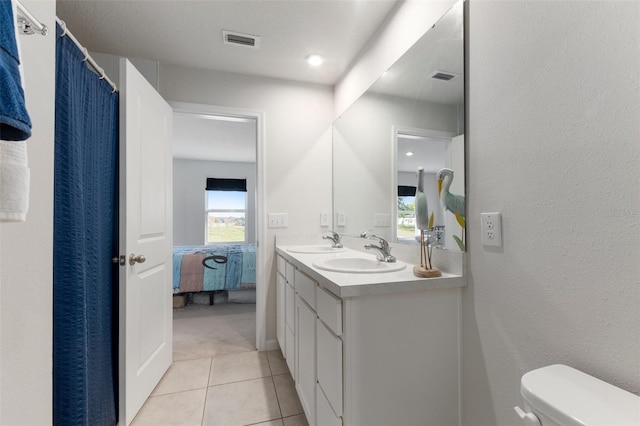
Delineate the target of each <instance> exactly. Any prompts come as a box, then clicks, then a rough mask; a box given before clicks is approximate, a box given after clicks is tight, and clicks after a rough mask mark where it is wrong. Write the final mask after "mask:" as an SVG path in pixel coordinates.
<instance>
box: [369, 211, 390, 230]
mask: <svg viewBox="0 0 640 426" xmlns="http://www.w3.org/2000/svg"><path fill="white" fill-rule="evenodd" d="M373 226H375V227H376V228H389V227H391V215H390V214H386V213H376V214H375V215H374V219H373Z"/></svg>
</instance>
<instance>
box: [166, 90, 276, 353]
mask: <svg viewBox="0 0 640 426" xmlns="http://www.w3.org/2000/svg"><path fill="white" fill-rule="evenodd" d="M171 106H172V107H173V111H174V136H173V157H174V160H173V162H174V164H173V166H174V176H173V182H174V183H173V203H174V208H173V212H174V218H173V223H174V226H173V232H174V235H173V239H174V259H178V260H176V262H174V274H173V276H174V293H175V294H177V295H179V296H174V302H175V303H174V306H175V309H174V310H173V312H174V321H173V324H174V360H182V359H194V358H200V357H206V356H213V355H216V354H226V353H234V352H243V351H250V350H255V349H258V350H264V349H265V346H266V325H265V323H266V320H265V311H266V294H263V293H265V292H264V291H263V289H264V288H265V285H266V284H265V283H264V282H262V281H263V279H264V278H262V276H263V274H261V273H260V272H261V271H262V270H263V265H262V264H261V261H262V260H263V259H264V258H265V256H264V254H263V253H261V251H260V250H261V249H260V247H259V244H258V241H259V240H260V239H261V238H260V236H261V232H264V226H263V225H262V224H261V223H260V220H259V218H261V217H262V216H263V215H262V214H260V212H261V211H262V206H263V193H264V191H263V190H262V189H261V188H262V183H263V182H264V179H263V176H262V175H261V173H262V170H263V167H262V122H263V120H262V113H261V112H257V111H249V110H240V109H234V108H225V107H217V106H211V105H202V104H191V103H177V102H174V103H171ZM182 305H184V307H179V306H182Z"/></svg>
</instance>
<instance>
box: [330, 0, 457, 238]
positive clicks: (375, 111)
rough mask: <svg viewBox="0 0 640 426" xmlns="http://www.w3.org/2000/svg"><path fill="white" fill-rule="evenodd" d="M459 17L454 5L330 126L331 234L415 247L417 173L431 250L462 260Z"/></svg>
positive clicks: (417, 234) (418, 233)
mask: <svg viewBox="0 0 640 426" xmlns="http://www.w3.org/2000/svg"><path fill="white" fill-rule="evenodd" d="M463 14H464V7H463V2H462V1H460V2H459V3H456V4H455V5H454V6H453V7H452V8H451V9H450V10H449V11H448V12H447V13H446V14H445V15H444V16H442V17H441V18H440V19H439V20H438V22H437V23H436V24H435V25H434V26H433V27H432V28H431V29H429V30H428V31H427V32H426V33H425V34H424V35H423V36H422V38H420V40H418V41H417V42H416V43H415V44H414V45H413V46H412V47H411V49H409V50H408V51H407V52H406V53H405V54H404V55H403V56H402V57H401V58H400V59H399V60H398V61H397V62H396V63H395V64H394V65H393V66H392V67H391V68H390V69H389V70H388V71H387V72H385V73H384V75H382V76H381V77H380V78H379V79H378V80H377V81H376V82H375V83H374V84H373V85H372V86H371V87H370V88H369V89H368V90H367V91H366V92H365V93H364V94H363V95H362V96H361V97H360V98H358V100H356V101H355V102H354V103H353V104H352V105H351V106H350V107H349V109H347V110H346V111H345V112H344V113H343V114H342V115H341V116H340V117H339V118H338V119H337V120H336V121H335V123H334V126H333V209H334V230H336V231H337V232H339V233H342V234H346V235H359V234H361V233H362V232H363V231H366V230H372V232H373V233H374V234H376V235H378V236H380V237H382V238H385V239H387V240H389V241H394V242H401V243H406V244H416V245H417V244H418V239H419V237H418V236H419V235H420V232H419V230H417V229H416V225H415V223H416V220H415V211H414V205H413V195H414V193H415V189H416V187H417V186H418V185H417V184H418V174H417V171H418V168H420V167H421V168H423V170H424V193H425V194H426V196H427V204H428V211H429V216H431V214H433V221H432V222H431V223H430V225H432V226H431V228H430V229H429V230H427V231H426V234H427V235H428V236H429V239H430V242H431V243H432V244H433V245H435V246H436V247H440V248H443V249H450V250H462V251H464V250H465V244H466V238H465V211H464V209H465V207H464V206H465V202H464V197H465V185H464V182H465V164H464V50H463V45H464V42H463V40H464V38H463V27H464V25H463Z"/></svg>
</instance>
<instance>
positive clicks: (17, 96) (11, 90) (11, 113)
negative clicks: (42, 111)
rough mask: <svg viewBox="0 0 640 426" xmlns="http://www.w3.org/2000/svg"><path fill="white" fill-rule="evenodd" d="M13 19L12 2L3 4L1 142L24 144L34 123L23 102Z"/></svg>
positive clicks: (0, 8)
mask: <svg viewBox="0 0 640 426" xmlns="http://www.w3.org/2000/svg"><path fill="white" fill-rule="evenodd" d="M13 19H14V17H13V8H12V6H11V1H10V0H0V139H2V140H5V141H23V140H26V139H28V138H29V137H30V136H31V119H30V118H29V113H28V112H27V108H26V106H25V101H24V90H23V89H22V81H21V78H20V58H19V56H18V46H17V44H16V34H15V23H14V20H13Z"/></svg>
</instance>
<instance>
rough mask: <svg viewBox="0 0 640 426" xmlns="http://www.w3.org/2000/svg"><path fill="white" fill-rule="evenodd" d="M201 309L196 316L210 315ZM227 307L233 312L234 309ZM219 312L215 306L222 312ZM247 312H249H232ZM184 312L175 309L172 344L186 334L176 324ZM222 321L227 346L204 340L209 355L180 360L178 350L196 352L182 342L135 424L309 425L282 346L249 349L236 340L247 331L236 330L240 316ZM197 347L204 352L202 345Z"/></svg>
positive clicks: (244, 323) (135, 425)
mask: <svg viewBox="0 0 640 426" xmlns="http://www.w3.org/2000/svg"><path fill="white" fill-rule="evenodd" d="M214 307H215V305H214ZM197 309H199V310H200V311H198V312H197V313H196V315H195V316H198V315H200V316H203V317H205V316H206V315H205V314H203V312H204V309H205V308H197ZM197 309H196V310H197ZM223 309H226V308H223ZM243 309H244V308H243ZM241 310H242V309H241ZM228 311H229V312H232V309H229V310H228ZM220 312H221V311H220V310H218V311H217V313H218V315H219V314H220ZM244 314H246V312H243V313H242V314H237V313H229V315H244ZM180 316H185V315H184V313H180V314H177V315H174V344H175V342H176V341H180V340H181V339H183V340H184V336H180V334H183V333H182V332H181V331H180V327H179V326H178V327H176V326H175V324H176V320H175V318H178V317H180ZM186 316H187V317H189V316H191V315H186ZM226 316H227V317H228V315H226ZM254 318H255V317H254ZM190 319H193V318H190ZM228 319H229V318H227V320H228ZM218 322H219V323H226V324H227V325H226V327H227V329H226V330H223V331H220V330H218V331H219V332H220V334H221V336H223V338H222V340H221V342H220V345H218V346H219V347H222V346H224V347H222V351H221V352H217V351H216V348H215V346H216V345H210V342H206V343H205V344H204V346H207V347H209V349H210V352H209V355H210V356H202V357H199V358H194V359H178V360H176V356H175V355H176V352H178V353H179V354H181V356H179V357H177V358H189V357H190V356H192V355H188V353H187V351H185V350H184V348H180V347H178V348H177V349H174V362H173V364H172V365H171V367H170V368H169V370H168V371H167V373H166V374H165V375H164V377H163V378H162V380H161V381H160V383H158V385H157V386H156V388H155V389H154V391H153V393H152V394H151V396H150V397H149V399H147V401H146V403H145V404H144V405H143V406H142V409H141V410H140V412H139V413H138V415H137V416H136V418H135V419H134V420H133V423H132V425H134V426H140V425H154V426H158V425H167V426H168V425H198V426H203V425H207V426H209V425H211V426H235V425H237V426H245V425H254V426H307V425H308V423H307V420H306V418H305V416H304V414H303V411H302V406H301V405H300V400H299V399H298V396H297V394H296V391H295V387H294V382H293V380H292V378H291V375H290V374H289V370H288V369H287V366H286V363H285V360H284V358H283V357H282V354H281V353H280V351H269V352H258V351H256V350H255V348H254V350H250V349H249V348H248V347H247V346H246V345H245V344H244V343H242V342H240V344H238V342H239V341H240V340H241V339H237V335H238V334H242V333H245V334H246V332H240V333H237V332H236V331H234V330H233V327H234V323H237V321H231V320H228V321H218ZM240 324H241V327H245V326H246V321H240ZM217 326H218V327H220V324H217ZM254 328H255V327H254ZM176 330H177V332H178V335H177V336H176ZM230 336H231V337H232V339H231V340H232V341H231V344H230V341H229V339H228V337H230ZM225 338H227V339H226V341H225ZM234 338H235V340H233V339H234ZM197 339H200V337H198V338H197ZM197 339H196V340H197ZM214 340H215V339H214ZM193 344H194V343H193V342H190V343H189V345H193ZM178 346H180V345H178ZM230 351H235V353H229V352H230ZM195 353H196V354H199V355H202V350H201V348H200V349H199V350H197V351H195Z"/></svg>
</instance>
